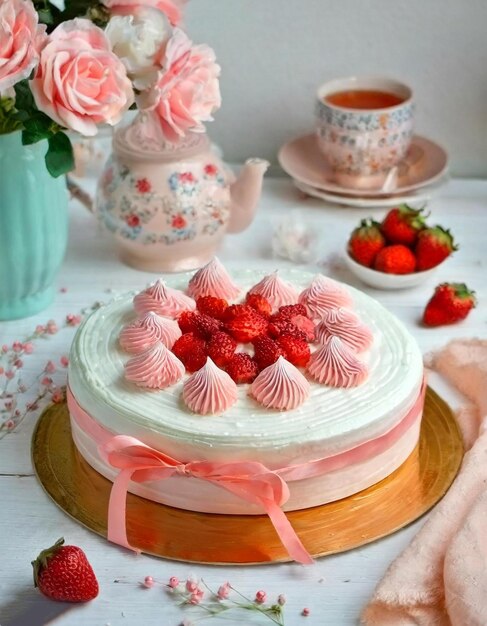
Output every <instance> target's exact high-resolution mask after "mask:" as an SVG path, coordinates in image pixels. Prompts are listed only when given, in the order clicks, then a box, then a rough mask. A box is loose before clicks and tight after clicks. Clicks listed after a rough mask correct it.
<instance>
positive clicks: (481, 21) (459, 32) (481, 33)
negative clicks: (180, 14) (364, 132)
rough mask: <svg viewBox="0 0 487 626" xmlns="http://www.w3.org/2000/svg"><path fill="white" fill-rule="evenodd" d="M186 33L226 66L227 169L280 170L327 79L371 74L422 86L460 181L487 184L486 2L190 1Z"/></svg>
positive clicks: (431, 124) (426, 117)
mask: <svg viewBox="0 0 487 626" xmlns="http://www.w3.org/2000/svg"><path fill="white" fill-rule="evenodd" d="M186 27H187V30H188V32H189V34H190V36H191V37H192V39H193V40H194V41H195V42H200V43H203V42H206V43H208V44H210V45H211V46H212V47H213V48H214V49H215V51H216V53H217V56H218V59H219V62H220V64H221V66H222V78H221V89H222V95H223V106H222V108H221V109H220V111H218V112H217V114H216V118H215V122H213V123H212V124H210V125H209V132H210V135H211V137H212V138H213V139H214V140H215V141H216V142H217V143H219V144H220V145H221V146H222V147H223V149H224V152H225V158H226V159H227V160H229V161H241V160H243V159H244V158H246V157H248V156H260V157H265V158H267V159H269V160H270V161H272V162H273V163H275V160H276V152H277V150H278V148H279V146H280V145H281V144H282V143H283V142H284V141H286V140H287V139H289V138H290V137H292V136H294V135H297V134H300V133H303V132H307V131H308V130H309V129H310V128H311V127H312V124H313V98H314V92H315V88H316V87H317V86H318V85H319V84H320V83H322V82H324V81H326V80H328V79H330V78H334V77H340V76H349V75H353V74H371V73H373V74H384V75H388V76H391V77H396V78H398V79H401V80H403V81H405V82H407V83H409V84H410V85H411V86H412V87H413V88H414V90H415V93H416V99H417V104H418V116H417V131H418V132H419V133H420V134H423V135H426V136H428V137H431V138H432V139H435V140H436V141H438V142H440V143H442V144H443V145H444V146H445V147H446V148H447V149H448V150H449V152H450V156H451V166H452V171H453V173H454V174H455V175H464V176H484V177H485V176H487V0H189V3H188V6H187V13H186Z"/></svg>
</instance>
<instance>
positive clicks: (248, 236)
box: [0, 179, 487, 626]
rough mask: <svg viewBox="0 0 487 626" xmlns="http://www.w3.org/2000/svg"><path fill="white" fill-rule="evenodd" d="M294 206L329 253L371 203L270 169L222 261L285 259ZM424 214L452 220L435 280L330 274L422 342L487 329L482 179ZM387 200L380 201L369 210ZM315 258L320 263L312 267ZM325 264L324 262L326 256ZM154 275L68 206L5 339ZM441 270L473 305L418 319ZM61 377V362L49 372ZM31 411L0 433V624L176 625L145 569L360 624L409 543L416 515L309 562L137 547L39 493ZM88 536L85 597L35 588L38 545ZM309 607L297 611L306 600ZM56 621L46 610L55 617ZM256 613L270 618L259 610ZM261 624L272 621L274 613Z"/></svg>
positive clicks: (63, 347) (44, 350) (486, 200)
mask: <svg viewBox="0 0 487 626" xmlns="http://www.w3.org/2000/svg"><path fill="white" fill-rule="evenodd" d="M292 209H299V210H300V211H301V213H302V216H303V219H305V220H306V221H307V222H309V223H312V224H313V225H315V226H316V229H317V230H318V231H319V232H320V236H321V239H322V244H321V250H322V256H323V257H324V258H328V257H330V255H333V254H338V255H339V254H341V253H342V251H343V248H344V245H345V242H346V240H347V236H348V234H349V232H350V231H351V229H352V227H353V226H354V225H355V224H356V223H358V221H359V219H361V218H363V217H368V216H369V215H372V214H373V212H371V211H369V210H367V209H366V210H361V209H347V208H340V207H330V206H329V207H326V206H325V205H323V204H321V203H320V202H319V201H316V200H311V199H306V200H303V198H302V197H300V196H299V195H298V193H297V192H296V190H295V189H294V188H293V186H292V185H291V183H290V181H288V180H285V179H284V180H283V179H280V180H278V179H268V180H266V182H265V187H264V193H263V198H262V201H261V206H260V210H259V213H258V216H257V218H256V220H255V221H254V223H253V224H252V226H251V227H250V228H249V229H248V230H247V231H246V232H245V233H243V234H240V235H235V236H228V237H227V239H226V241H225V243H224V246H223V248H222V250H221V253H220V258H221V259H222V260H223V261H224V262H228V263H229V262H239V261H242V262H245V264H247V265H250V264H251V263H253V264H258V265H259V266H261V267H262V266H265V267H269V269H273V268H275V267H277V266H282V265H285V264H289V263H288V262H286V261H282V260H275V259H273V257H272V252H271V248H270V238H271V231H272V228H273V226H274V225H275V224H277V223H278V222H279V221H280V219H281V218H282V217H283V216H285V215H286V214H287V213H288V212H289V211H291V210H292ZM429 209H430V210H431V213H432V216H431V218H430V220H432V221H433V222H437V223H440V224H442V225H444V226H446V227H449V228H451V230H452V231H453V233H454V235H455V237H456V239H457V240H458V242H459V243H460V250H459V251H458V252H457V253H456V254H455V255H454V256H453V257H452V258H451V259H450V260H449V261H448V262H447V263H446V265H445V266H444V267H442V268H441V269H440V271H439V273H438V274H437V277H435V279H433V282H431V283H429V284H426V285H424V286H420V287H418V288H415V289H411V290H407V291H403V292H386V291H383V292H381V291H375V290H372V289H368V288H366V287H364V286H363V285H361V284H359V283H358V281H357V280H356V279H354V277H353V276H352V275H351V274H350V273H349V272H348V270H346V269H345V268H344V267H343V266H340V264H338V267H335V265H334V266H333V269H332V270H331V271H330V270H329V268H328V273H329V274H330V275H332V276H333V277H335V278H337V279H339V280H343V281H345V282H348V283H350V284H352V285H355V286H357V287H359V288H362V289H364V291H367V292H368V293H370V295H372V296H373V297H375V298H377V299H378V300H379V301H381V302H382V303H383V304H384V305H385V306H386V307H387V308H388V309H390V310H391V311H392V312H393V313H395V314H396V315H397V316H398V317H399V318H400V319H401V320H403V322H405V324H406V325H407V327H408V328H409V329H410V330H411V332H412V333H413V334H414V336H415V337H416V339H417V341H418V342H419V344H420V346H421V349H422V350H423V352H424V353H425V352H428V351H429V350H431V349H434V348H437V347H440V346H442V345H443V344H444V343H445V342H446V341H447V340H448V339H450V338H453V337H467V336H469V337H470V336H484V337H485V336H486V321H487V288H486V282H487V281H486V278H485V277H486V271H487V240H486V236H487V181H460V180H456V181H452V182H450V183H449V185H448V186H447V187H446V188H445V189H444V190H443V191H442V192H441V193H440V195H438V196H437V197H436V198H435V199H434V200H433V201H432V202H431V203H430V206H429ZM383 213H384V210H381V211H377V212H376V215H375V216H376V217H380V216H381V215H383ZM315 269H316V267H315ZM323 271H325V272H326V271H327V269H326V267H325V268H324V269H323ZM153 278H154V275H149V274H142V273H139V272H137V271H135V270H132V269H130V268H127V267H125V266H123V265H122V264H121V263H120V262H119V261H118V260H117V257H116V254H115V251H114V246H113V243H112V241H111V239H110V238H109V236H107V235H105V234H104V233H103V232H101V231H100V229H99V228H98V227H97V225H96V223H95V222H94V220H93V217H92V216H90V215H89V214H88V213H87V212H86V211H84V209H82V208H81V207H79V206H78V205H74V204H73V206H72V214H71V234H70V241H69V250H68V254H67V258H66V262H65V264H64V267H63V270H62V272H61V275H60V277H59V281H58V282H59V286H60V287H62V286H63V287H66V288H67V292H66V293H59V294H58V297H57V299H56V302H55V303H54V304H53V305H52V307H51V308H50V309H49V310H47V311H45V312H43V313H42V314H40V315H38V316H36V317H34V318H30V319H27V320H21V321H16V322H8V323H0V345H2V344H11V343H12V342H13V341H14V340H17V339H19V340H21V339H22V338H23V337H25V336H26V335H28V334H29V333H30V332H31V331H32V330H33V329H34V328H35V326H36V324H39V323H45V322H46V321H47V320H48V319H49V318H52V319H54V320H56V321H57V322H58V323H59V324H61V322H62V321H63V319H64V317H65V316H66V314H67V313H76V312H77V311H78V310H80V309H81V308H83V307H85V306H87V305H90V304H92V303H93V302H94V301H95V300H101V301H106V300H107V299H110V298H111V296H110V294H109V293H107V289H114V290H117V291H120V290H129V289H137V288H138V289H140V288H141V287H142V286H144V285H145V284H146V283H147V282H149V281H150V280H153ZM442 281H457V282H466V283H467V284H468V286H469V287H471V288H473V289H475V290H476V291H477V295H478V298H479V306H478V308H477V309H476V310H475V311H474V312H473V313H472V314H471V316H470V317H469V318H468V320H466V321H465V322H463V323H462V324H458V325H455V326H452V327H446V328H445V327H444V328H439V329H425V328H421V327H420V326H419V323H418V320H419V318H420V315H421V313H422V310H423V307H424V304H425V303H426V301H427V299H428V298H429V297H430V295H431V293H432V290H433V288H434V286H435V285H436V284H437V283H439V282H442ZM73 332H74V331H73V330H72V329H70V328H68V329H64V330H62V331H60V332H59V333H58V334H57V335H55V336H53V337H52V338H50V339H49V340H47V341H38V342H37V344H36V350H35V352H34V353H33V354H32V355H29V356H28V357H26V358H25V366H24V370H25V378H26V379H27V380H28V379H29V377H30V378H33V377H34V376H35V375H37V374H38V372H39V370H40V369H41V368H42V367H43V364H44V363H45V362H46V360H47V359H48V358H52V359H53V360H55V361H57V362H59V358H60V356H61V355H63V354H67V353H68V351H69V345H70V342H71V339H72V336H73ZM56 376H58V380H59V381H60V382H62V377H63V376H65V371H64V372H63V371H61V372H60V373H58V374H56ZM430 382H431V383H432V384H433V386H434V387H435V389H436V390H437V391H438V392H439V393H441V394H442V395H443V397H445V398H446V399H447V400H448V401H449V402H450V403H451V404H452V405H453V406H457V405H458V404H459V402H460V401H461V398H459V397H458V396H457V395H456V394H455V393H454V392H453V391H452V390H451V389H449V388H448V387H447V386H446V384H445V383H444V382H443V381H441V380H438V379H437V378H433V379H432V380H431V381H430ZM36 418H37V414H33V415H32V416H31V417H30V418H28V419H27V420H26V421H25V422H24V423H23V424H22V426H20V428H19V430H18V431H16V432H14V433H11V434H9V435H8V436H6V437H5V438H4V439H3V440H2V441H0V624H1V625H2V626H19V625H22V626H37V625H39V624H45V623H55V624H56V625H59V626H82V625H83V626H85V625H86V626H106V625H108V624H109V625H111V626H122V625H123V626H132V625H136V626H137V625H139V624H140V625H143V626H156V625H157V626H161V625H162V626H177V625H178V624H180V623H181V621H182V619H183V617H188V618H190V617H191V616H192V615H194V614H192V613H191V611H190V610H185V611H184V612H182V611H181V610H180V609H179V608H178V607H177V606H176V604H175V603H174V602H173V601H171V600H170V599H168V598H167V597H166V595H165V593H164V592H163V591H162V589H161V588H160V587H159V588H158V587H156V588H153V589H151V590H145V589H141V588H140V586H139V582H140V581H141V580H142V579H143V578H144V577H145V576H147V575H152V576H153V577H154V578H156V579H157V580H160V581H167V579H168V578H169V577H170V576H172V575H175V576H178V577H179V578H184V577H186V576H187V575H188V574H190V573H192V574H195V575H196V576H202V577H204V579H205V580H206V581H207V582H208V583H209V584H210V586H212V587H217V586H218V585H219V584H220V583H222V582H224V581H226V580H229V581H230V582H231V583H232V584H233V585H234V586H235V587H236V588H237V589H239V590H240V591H242V592H243V593H246V594H247V595H251V596H252V597H253V594H254V593H255V591H256V590H257V589H265V590H266V591H267V593H268V594H269V596H271V597H272V596H273V597H277V595H278V594H279V593H284V594H285V595H286V597H287V604H286V607H285V615H286V617H285V623H286V625H287V626H295V625H299V624H306V625H308V624H309V626H311V625H316V626H318V625H319V626H322V625H325V624H329V625H330V626H342V625H348V624H356V623H357V622H358V616H359V614H360V610H361V608H362V607H363V606H364V604H365V603H366V602H367V599H368V598H369V597H370V595H371V594H372V592H373V589H374V587H375V585H376V583H377V582H378V581H379V580H380V578H381V577H382V575H383V574H384V572H385V570H386V568H387V566H388V565H389V563H390V562H391V561H392V560H393V559H394V557H395V556H396V555H398V554H399V552H400V551H401V550H402V549H403V548H404V547H405V546H406V545H407V544H408V542H409V541H410V540H411V538H412V537H413V535H414V534H415V533H416V532H417V530H418V528H420V526H421V525H422V523H423V520H419V521H417V522H416V523H414V524H412V525H411V526H409V527H408V528H405V529H403V530H401V531H400V532H398V533H396V534H394V535H392V536H390V537H388V538H386V539H383V540H381V541H378V542H376V543H374V544H371V545H369V546H365V547H363V548H361V549H357V550H353V551H351V552H347V553H344V554H340V555H337V556H332V557H327V558H323V559H320V560H318V562H317V563H316V564H315V565H313V566H311V567H301V566H299V565H296V564H288V565H268V566H260V567H205V566H193V565H188V564H185V563H178V562H170V561H166V560H162V559H156V558H151V557H147V556H138V557H137V556H135V555H133V554H132V553H130V552H128V551H125V550H123V549H121V548H119V547H117V546H115V545H111V544H109V543H107V542H106V541H105V540H103V539H101V538H100V537H98V536H96V535H94V534H93V533H91V532H90V531H88V530H86V529H85V528H82V527H81V526H80V525H79V524H77V523H76V522H75V521H73V520H71V519H70V518H68V517H67V516H66V515H65V514H64V513H63V512H62V511H61V510H60V509H59V508H58V507H57V506H56V505H55V504H54V503H53V502H51V500H50V499H49V498H48V496H47V495H46V494H45V493H44V491H43V490H42V488H41V486H40V485H39V483H38V482H37V479H36V478H35V476H34V474H33V469H32V464H31V459H30V440H31V434H32V430H33V426H34V422H35V419H36ZM60 536H64V537H65V538H66V541H67V543H74V544H76V545H79V546H81V547H83V549H84V550H85V551H86V552H87V554H88V556H89V559H90V561H91V563H92V564H93V567H94V569H95V572H96V574H97V576H98V579H99V582H100V595H99V597H98V598H97V599H96V600H95V601H93V602H91V603H89V604H86V605H76V606H66V605H64V604H58V603H55V602H50V601H48V600H46V599H44V598H43V597H41V596H40V595H39V593H38V592H37V591H36V590H34V589H33V586H32V582H31V581H32V576H31V566H30V561H31V559H32V558H34V556H36V555H37V553H38V551H39V550H40V549H41V548H44V547H47V546H48V545H50V544H51V543H53V542H54V541H55V540H56V539H57V538H58V537H60ZM305 606H307V607H309V608H310V611H311V614H310V616H309V617H307V618H304V617H301V615H300V612H301V610H302V608H303V607H305ZM51 620H53V621H52V622H51ZM219 622H221V623H222V624H229V625H230V626H233V625H236V624H253V623H257V622H254V621H253V619H252V617H251V616H250V615H248V616H247V615H244V616H243V617H242V616H239V617H235V618H233V619H225V618H216V619H214V620H209V621H208V622H205V621H203V623H209V624H218V623H219ZM258 623H265V622H264V621H263V620H262V619H260V620H259V622H258ZM267 623H269V624H270V623H271V622H270V621H269V622H267Z"/></svg>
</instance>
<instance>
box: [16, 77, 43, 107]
mask: <svg viewBox="0 0 487 626" xmlns="http://www.w3.org/2000/svg"><path fill="white" fill-rule="evenodd" d="M14 89H15V108H16V109H18V110H19V111H27V112H31V111H36V110H37V107H36V103H35V102H34V96H33V95H32V92H31V90H30V87H29V82H28V81H27V79H24V80H21V81H20V82H18V83H17V84H16V85H15V87H14Z"/></svg>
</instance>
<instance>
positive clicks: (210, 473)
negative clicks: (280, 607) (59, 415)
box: [68, 258, 424, 560]
mask: <svg viewBox="0 0 487 626" xmlns="http://www.w3.org/2000/svg"><path fill="white" fill-rule="evenodd" d="M423 399H424V382H423V365H422V357H421V353H420V351H419V349H418V346H417V344H416V342H415V340H414V339H413V337H412V336H411V335H410V334H409V332H408V331H407V330H406V329H405V327H404V326H403V325H402V324H401V322H400V321H399V320H397V319H396V318H395V317H394V316H393V315H392V314H391V313H389V312H388V311H387V310H386V309H385V308H384V307H383V306H381V305H380V304H379V303H378V302H376V301H375V300H373V299H372V298H370V297H369V296H367V295H365V294H364V293H362V292H360V291H358V290H356V289H354V288H352V287H349V286H345V285H344V284H342V283H339V282H337V281H334V280H332V279H330V278H327V277H325V276H323V275H321V274H318V275H313V274H310V273H307V272H303V271H300V270H297V269H287V270H279V271H278V272H274V273H271V274H266V273H265V272H262V271H259V270H251V269H239V270H235V271H231V272H229V271H227V270H226V269H225V268H224V266H223V265H222V264H221V263H220V262H219V261H218V260H217V259H216V258H215V259H213V260H212V261H211V262H210V263H209V264H208V265H207V266H205V267H204V268H202V269H201V270H199V271H198V272H196V273H195V274H193V275H179V276H174V277H171V278H170V279H168V280H167V282H164V281H162V280H158V281H156V282H155V283H154V284H153V285H151V286H150V287H148V288H147V289H145V290H143V291H141V292H140V293H137V294H136V295H135V297H134V295H133V294H131V295H128V296H126V297H123V298H121V299H118V300H116V301H114V302H112V303H111V304H108V305H106V306H104V307H102V308H100V309H99V310H97V311H96V312H95V313H93V314H92V315H91V316H90V317H89V318H88V319H87V320H86V321H85V322H84V324H83V325H82V326H81V327H80V329H79V330H78V333H77V335H76V337H75V339H74V342H73V346H72V351H71V358H70V366H69V388H68V404H69V410H70V416H71V427H72V433H73V438H74V442H75V444H76V447H77V449H78V451H79V453H80V454H81V455H82V456H83V457H84V458H85V459H86V461H87V462H88V463H89V464H90V465H91V466H92V467H93V468H95V469H96V470H97V471H98V472H100V473H101V474H103V475H104V476H106V477H107V478H109V479H110V480H112V481H115V487H114V489H113V491H112V500H113V502H112V500H111V502H110V507H111V509H112V510H111V512H110V514H109V526H110V517H111V522H112V526H113V528H112V531H110V528H109V535H110V532H111V534H112V536H111V537H109V538H111V539H113V540H114V541H117V542H118V543H121V544H126V543H127V542H126V537H125V536H124V535H123V533H122V535H123V536H122V535H120V533H118V535H117V531H116V530H113V529H114V528H115V527H116V526H117V522H116V521H114V520H115V518H118V521H120V519H119V518H120V516H123V514H124V513H123V511H124V504H123V505H122V503H121V499H123V497H122V496H121V495H120V493H125V492H126V490H128V491H131V492H133V493H136V494H139V495H141V496H143V497H145V498H149V499H151V500H155V501H157V502H161V503H164V504H168V505H170V506H174V507H178V508H183V509H188V510H193V511H201V512H208V513H226V514H245V515H247V514H249V515H250V514H261V513H267V514H268V515H269V516H270V517H271V520H272V521H273V523H274V525H275V526H276V529H277V530H278V532H279V534H280V535H281V539H282V538H283V535H286V533H288V537H287V544H289V543H290V540H289V532H291V531H289V529H288V531H286V530H285V529H284V530H283V527H284V526H285V525H286V523H287V524H289V523H288V522H287V520H286V518H285V516H284V513H283V511H292V510H297V509H302V508H308V507H312V506H317V505H320V504H324V503H326V502H330V501H333V500H337V499H339V498H343V497H345V496H348V495H350V494H353V493H356V492H358V491H360V490H362V489H365V488H366V487H368V486H370V485H372V484H374V483H376V482H378V481H380V480H382V479H383V478H385V477H386V476H388V475H389V474H391V473H392V472H393V471H394V470H395V469H397V468H398V467H399V466H400V465H401V464H402V463H403V462H404V461H405V460H406V458H407V457H408V456H409V455H410V454H411V452H412V450H413V449H414V447H415V446H416V444H417V441H418V437H419V429H420V422H421V416H422V409H423ZM122 483H123V484H122ZM115 492H116V493H115ZM117 507H118V509H120V510H117ZM283 542H284V539H283ZM291 543H292V542H291ZM288 550H289V552H290V554H292V548H289V545H288ZM292 555H293V554H292ZM295 555H296V551H294V555H293V556H294V558H297V560H303V559H302V558H298V557H296V556H295Z"/></svg>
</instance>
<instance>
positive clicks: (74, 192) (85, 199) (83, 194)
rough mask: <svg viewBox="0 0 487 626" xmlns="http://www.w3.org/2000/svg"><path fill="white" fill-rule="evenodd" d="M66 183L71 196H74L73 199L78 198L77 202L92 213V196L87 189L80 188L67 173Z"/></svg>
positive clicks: (93, 210)
mask: <svg viewBox="0 0 487 626" xmlns="http://www.w3.org/2000/svg"><path fill="white" fill-rule="evenodd" d="M66 184H67V186H68V191H69V193H70V194H71V197H72V198H74V199H75V200H78V202H79V203H80V204H82V205H83V206H84V207H85V209H88V211H89V212H90V213H94V212H95V208H94V203H93V198H92V197H91V195H90V194H89V193H88V192H87V191H85V190H84V189H82V188H81V187H80V186H79V185H78V183H76V182H75V181H74V180H73V179H72V178H71V176H69V174H68V176H66Z"/></svg>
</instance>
